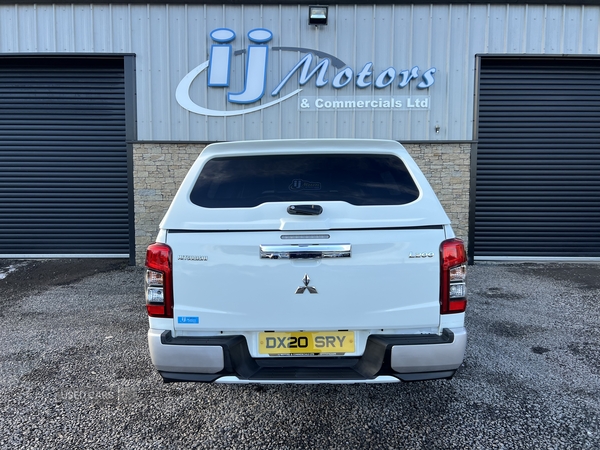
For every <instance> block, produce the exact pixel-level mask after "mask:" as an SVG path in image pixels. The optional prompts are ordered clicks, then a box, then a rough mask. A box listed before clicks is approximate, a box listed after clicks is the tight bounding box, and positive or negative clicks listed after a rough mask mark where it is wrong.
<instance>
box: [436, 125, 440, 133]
mask: <svg viewBox="0 0 600 450" xmlns="http://www.w3.org/2000/svg"><path fill="white" fill-rule="evenodd" d="M435 132H436V133H439V132H440V126H439V125H436V126H435Z"/></svg>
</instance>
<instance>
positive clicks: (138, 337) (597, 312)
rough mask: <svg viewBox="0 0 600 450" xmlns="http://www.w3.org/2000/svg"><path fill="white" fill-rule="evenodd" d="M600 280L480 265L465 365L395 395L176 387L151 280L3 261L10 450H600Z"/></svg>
mask: <svg viewBox="0 0 600 450" xmlns="http://www.w3.org/2000/svg"><path fill="white" fill-rule="evenodd" d="M598 269H600V266H598V265H594V264H590V265H560V264H556V265H549V264H535V265H492V264H479V265H476V266H472V267H470V272H469V290H470V302H469V308H468V320H467V322H468V323H467V326H468V329H469V333H470V334H469V344H468V349H467V355H466V360H465V364H464V366H463V367H462V368H461V370H460V371H459V373H458V374H457V375H456V376H455V377H454V379H453V380H451V381H429V382H421V383H409V384H394V385H302V386H296V385H283V386H273V385H269V386H264V387H262V386H233V385H201V384H182V383H178V384H163V383H162V381H161V378H160V376H159V375H158V374H157V373H156V372H155V371H154V369H153V368H152V366H151V363H150V359H149V356H148V351H147V344H146V331H147V320H146V317H145V312H144V309H143V298H142V269H141V268H135V267H127V266H125V265H124V264H122V263H120V262H118V261H42V262H40V261H29V262H27V263H24V262H22V261H5V260H4V261H0V290H1V291H0V292H2V298H0V305H1V308H0V323H1V324H2V327H1V328H0V448H2V449H9V448H19V449H22V448H68V449H72V448H83V447H85V448H115V447H119V448H121V447H126V448H157V449H162V448H164V449H179V448H181V449H188V448H206V449H220V448H228V449H229V448H231V449H246V448H267V449H268V448H273V449H299V448H308V449H325V448H337V449H359V448H374V449H375V448H377V449H379V448H381V449H461V448H464V449H495V448H498V449H501V448H505V449H514V448H536V449H569V448H573V449H580V448H589V449H597V448H600V425H599V423H600V420H599V419H600V417H599V416H600V414H599V413H600V346H599V345H598V337H597V330H598V328H599V327H600V302H599V301H598V299H599V298H600V277H598V275H597V273H598Z"/></svg>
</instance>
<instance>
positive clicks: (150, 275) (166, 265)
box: [145, 244, 173, 317]
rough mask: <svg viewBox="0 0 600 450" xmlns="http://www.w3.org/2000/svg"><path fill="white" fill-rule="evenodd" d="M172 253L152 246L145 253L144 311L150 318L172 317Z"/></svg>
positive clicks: (164, 247)
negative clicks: (146, 311) (145, 310)
mask: <svg viewBox="0 0 600 450" xmlns="http://www.w3.org/2000/svg"><path fill="white" fill-rule="evenodd" d="M172 259H173V258H172V251H171V247H169V246H168V245H167V244H152V245H150V246H149V247H148V250H147V251H146V279H145V285H146V286H145V287H146V309H147V310H148V315H149V316H151V317H173V272H172Z"/></svg>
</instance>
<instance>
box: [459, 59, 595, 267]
mask: <svg viewBox="0 0 600 450" xmlns="http://www.w3.org/2000/svg"><path fill="white" fill-rule="evenodd" d="M479 85H480V91H479V126H478V145H477V171H476V185H475V208H474V214H473V216H472V223H471V227H470V229H471V233H472V234H471V237H470V239H469V242H470V244H471V245H470V252H472V257H474V259H475V260H478V259H479V260H494V259H531V258H541V259H555V258H596V259H598V258H600V177H599V176H598V174H600V128H599V127H598V124H599V123H600V59H597V58H586V59H580V58H553V59H546V58H541V59H540V58H533V59H532V58H527V59H513V58H485V57H483V58H482V60H481V71H480V81H479Z"/></svg>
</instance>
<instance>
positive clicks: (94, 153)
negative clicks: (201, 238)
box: [0, 57, 130, 257]
mask: <svg viewBox="0 0 600 450" xmlns="http://www.w3.org/2000/svg"><path fill="white" fill-rule="evenodd" d="M125 125H126V121H125V83H124V63H123V58H122V57H121V58H118V57H115V58H100V59H99V58H81V57H80V58H36V57H32V58H11V57H0V216H1V220H0V256H4V257H7V256H9V257H10V256H36V255H45V256H76V255H81V256H88V255H92V256H93V255H98V256H118V257H128V256H129V254H130V217H129V205H128V201H129V199H128V196H129V193H128V192H129V189H128V155H127V144H126V130H125Z"/></svg>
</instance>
